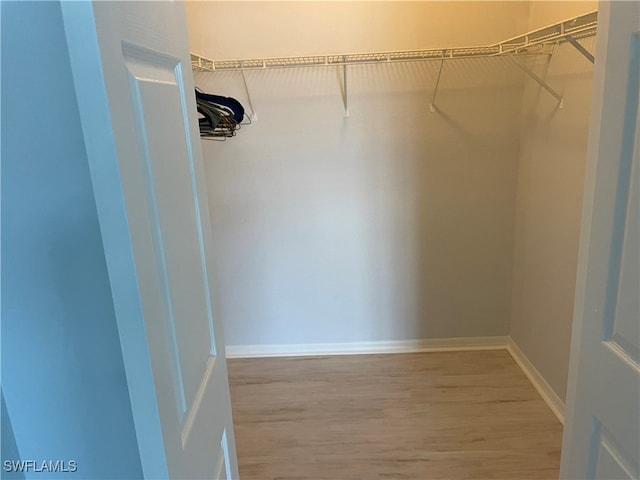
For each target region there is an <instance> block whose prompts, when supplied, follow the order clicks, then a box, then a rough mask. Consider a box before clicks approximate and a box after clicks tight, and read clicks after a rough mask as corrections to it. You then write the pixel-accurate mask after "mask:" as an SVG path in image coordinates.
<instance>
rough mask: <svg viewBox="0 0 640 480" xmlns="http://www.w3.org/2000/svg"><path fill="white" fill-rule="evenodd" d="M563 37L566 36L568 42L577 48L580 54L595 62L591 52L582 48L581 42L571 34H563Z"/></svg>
mask: <svg viewBox="0 0 640 480" xmlns="http://www.w3.org/2000/svg"><path fill="white" fill-rule="evenodd" d="M565 38H566V40H567V42H569V43H570V44H571V45H573V46H574V47H575V49H576V50H578V51H579V52H580V53H581V54H582V55H584V56H585V58H586V59H587V60H589V61H590V62H591V63H595V61H596V59H595V57H594V56H593V54H592V53H591V52H590V51H589V50H587V49H586V48H584V47H583V46H582V44H581V43H579V42H578V41H577V40H576V39H575V38H573V37H572V36H571V35H567V36H565Z"/></svg>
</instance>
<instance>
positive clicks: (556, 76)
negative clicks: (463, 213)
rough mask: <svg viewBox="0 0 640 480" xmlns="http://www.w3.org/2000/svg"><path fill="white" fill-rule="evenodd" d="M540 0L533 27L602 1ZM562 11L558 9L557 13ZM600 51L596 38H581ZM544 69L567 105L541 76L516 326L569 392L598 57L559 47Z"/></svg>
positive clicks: (544, 371) (525, 191) (522, 200)
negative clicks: (544, 84)
mask: <svg viewBox="0 0 640 480" xmlns="http://www.w3.org/2000/svg"><path fill="white" fill-rule="evenodd" d="M553 3H555V2H539V3H538V2H534V3H533V4H532V11H531V23H532V28H536V27H538V26H541V25H546V24H548V23H550V22H551V21H553V20H550V18H551V17H553V16H554V15H557V14H558V13H559V12H558V9H562V15H563V17H561V18H567V17H571V16H575V15H579V14H581V13H584V12H586V11H590V10H595V9H596V7H597V6H596V4H595V2H575V3H565V4H564V5H563V4H561V5H559V6H558V5H553ZM556 18H557V17H556ZM581 42H582V43H583V45H585V47H587V49H588V50H589V51H591V52H595V38H594V37H592V38H590V39H585V40H583V41H581ZM536 72H538V73H540V74H544V73H545V72H546V77H545V78H546V80H547V82H548V83H549V85H551V86H553V88H554V89H556V90H557V91H559V92H561V93H562V94H563V95H564V108H563V109H562V110H559V109H557V102H556V101H555V99H554V98H553V97H551V96H550V95H547V94H546V92H544V91H540V90H539V89H538V88H537V87H536V85H535V84H534V83H532V82H531V83H527V85H526V88H525V96H524V100H523V121H522V134H521V145H522V147H521V154H520V161H519V164H520V167H519V174H518V200H517V214H516V235H515V247H514V265H513V268H514V270H513V271H514V274H513V306H512V316H511V327H510V334H511V336H512V338H513V340H514V341H515V342H516V343H517V344H518V346H519V347H520V349H521V350H522V351H523V352H524V353H525V355H526V356H527V357H528V358H529V360H530V361H531V362H532V363H533V365H534V366H535V367H536V369H537V370H538V371H539V372H540V374H541V375H542V376H543V377H544V378H545V380H546V381H547V382H548V383H549V385H550V386H551V387H552V388H553V389H554V390H555V392H556V393H557V394H558V396H559V397H560V398H561V399H562V400H564V398H565V395H566V384H567V373H568V364H569V348H570V343H571V325H572V321H573V300H574V290H575V277H576V269H577V258H578V237H579V233H580V220H581V208H582V190H583V182H584V166H585V159H586V149H587V137H588V126H589V111H590V106H591V87H592V77H593V65H592V64H591V63H590V62H588V61H587V60H586V59H585V58H584V57H583V56H582V55H580V54H579V53H578V52H577V51H576V50H575V49H574V48H573V47H572V46H571V45H569V44H565V45H562V46H560V47H559V49H558V50H557V51H556V53H555V54H554V56H553V60H552V61H551V63H550V64H549V65H548V66H547V65H545V63H541V64H539V65H537V66H536Z"/></svg>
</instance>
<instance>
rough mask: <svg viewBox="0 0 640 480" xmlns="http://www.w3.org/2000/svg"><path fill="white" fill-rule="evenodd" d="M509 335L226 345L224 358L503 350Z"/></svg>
mask: <svg viewBox="0 0 640 480" xmlns="http://www.w3.org/2000/svg"><path fill="white" fill-rule="evenodd" d="M508 339H509V337H506V336H503V337H459V338H434V339H430V340H390V341H381V342H349V343H307V344H293V345H228V346H227V347H226V353H227V358H251V357H304V356H325V355H362V354H376V353H411V352H444V351H455V350H502V349H506V348H507V342H508Z"/></svg>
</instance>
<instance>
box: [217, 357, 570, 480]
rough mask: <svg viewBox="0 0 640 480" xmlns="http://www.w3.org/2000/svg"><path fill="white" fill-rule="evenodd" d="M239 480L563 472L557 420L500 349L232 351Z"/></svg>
mask: <svg viewBox="0 0 640 480" xmlns="http://www.w3.org/2000/svg"><path fill="white" fill-rule="evenodd" d="M229 381H230V384H231V399H232V405H233V415H234V426H235V434H236V445H237V450H238V460H239V464H240V478H241V480H276V479H277V480H293V479H300V480H301V479H305V480H329V479H332V480H352V479H357V480H368V479H372V480H378V479H380V480H382V479H385V480H392V479H397V480H404V479H415V480H431V479H447V480H454V479H460V480H474V479H477V480H481V479H493V478H500V479H510V480H520V479H552V478H554V479H557V478H558V468H559V463H560V447H561V440H562V425H561V424H560V422H558V420H557V419H556V417H555V416H554V415H553V413H552V412H551V410H549V408H548V407H547V405H546V404H545V403H544V401H543V400H542V399H541V398H540V396H539V395H538V393H537V392H536V390H535V389H534V387H533V386H532V385H531V383H530V382H529V380H528V379H527V378H526V377H525V375H524V374H523V373H522V371H521V370H520V369H519V367H518V366H517V365H516V364H515V362H514V361H513V360H512V358H511V357H510V355H509V354H508V353H507V352H506V351H504V350H498V351H468V352H438V353H412V354H393V355H352V356H331V357H299V358H259V359H231V360H229Z"/></svg>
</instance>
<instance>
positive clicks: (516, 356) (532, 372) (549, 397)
mask: <svg viewBox="0 0 640 480" xmlns="http://www.w3.org/2000/svg"><path fill="white" fill-rule="evenodd" d="M507 351H508V352H509V354H510V355H511V357H512V358H513V360H514V361H515V362H516V363H517V364H518V366H519V367H520V369H521V370H522V371H523V372H524V374H525V375H526V376H527V378H529V380H530V381H531V383H532V384H533V386H534V387H535V388H536V390H538V393H539V394H540V396H541V397H542V399H543V400H544V401H545V402H546V403H547V405H549V408H550V409H551V411H552V412H553V413H554V415H555V416H556V417H558V420H560V423H562V424H563V425H564V402H563V401H562V399H561V398H560V397H559V396H558V395H557V394H556V392H555V391H554V390H553V388H551V385H549V384H548V383H547V381H546V380H545V379H544V377H543V376H542V375H541V374H540V372H538V369H536V367H534V365H533V363H531V361H530V360H529V359H528V358H527V356H526V355H525V354H524V352H523V351H522V350H520V347H518V345H517V344H516V343H515V342H514V341H513V339H512V338H511V337H509V340H508V343H507Z"/></svg>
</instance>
